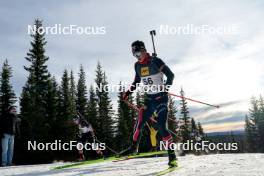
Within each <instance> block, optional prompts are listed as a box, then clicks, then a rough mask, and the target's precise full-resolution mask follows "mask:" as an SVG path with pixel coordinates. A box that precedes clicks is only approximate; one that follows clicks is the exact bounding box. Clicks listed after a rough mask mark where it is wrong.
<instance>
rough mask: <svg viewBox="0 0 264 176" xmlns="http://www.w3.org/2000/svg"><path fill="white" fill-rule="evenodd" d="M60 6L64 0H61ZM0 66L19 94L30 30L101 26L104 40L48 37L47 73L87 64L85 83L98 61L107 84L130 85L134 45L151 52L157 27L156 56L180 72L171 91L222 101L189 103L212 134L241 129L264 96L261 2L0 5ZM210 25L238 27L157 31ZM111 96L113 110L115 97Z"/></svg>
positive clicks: (99, 37)
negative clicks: (38, 25)
mask: <svg viewBox="0 0 264 176" xmlns="http://www.w3.org/2000/svg"><path fill="white" fill-rule="evenodd" d="M62 2H63V3H62ZM0 16H1V17H0V24H1V28H0V41H1V42H0V61H1V63H3V61H4V59H5V58H8V60H9V62H10V65H11V66H12V67H13V75H14V77H13V78H12V83H13V85H14V89H15V93H16V95H17V96H20V93H21V90H22V87H23V85H24V84H25V81H26V76H27V73H26V71H25V70H24V69H23V65H27V64H28V63H27V62H26V60H25V59H24V57H25V56H26V53H27V52H28V49H29V48H30V40H31V38H30V35H29V34H28V33H27V29H28V25H33V22H34V19H35V18H40V19H42V20H43V23H44V26H51V27H52V26H54V25H55V24H61V25H62V26H69V25H78V26H81V27H86V26H94V27H96V26H99V27H100V26H103V27H105V31H106V34H105V35H77V34H72V35H59V34H57V35H52V34H47V35H46V40H47V42H48V44H47V46H46V51H47V52H46V55H47V56H49V58H50V60H49V61H48V66H49V70H50V72H51V73H52V74H53V75H55V76H56V78H57V79H58V80H59V79H60V77H61V75H62V72H63V70H64V69H69V70H73V71H74V73H75V76H76V77H77V73H78V70H79V66H80V64H83V66H84V69H85V72H86V79H87V86H90V85H91V84H92V82H93V81H94V77H95V73H94V71H95V69H96V63H97V62H98V61H100V62H101V64H102V66H103V69H104V70H105V71H106V74H107V78H108V81H109V83H110V84H117V83H119V81H126V82H130V81H132V80H133V77H134V70H133V67H134V62H135V61H136V60H135V58H133V56H132V55H131V49H130V44H131V42H133V41H134V40H143V41H144V42H145V44H146V47H147V49H148V50H149V51H150V52H152V45H151V40H150V36H149V31H150V30H152V29H155V30H156V31H157V36H156V48H157V52H158V56H159V57H160V58H162V59H163V60H164V62H165V63H167V65H168V66H169V67H170V68H171V69H172V71H173V72H174V74H175V81H174V85H173V87H172V89H171V92H174V93H179V90H180V88H181V87H183V89H184V90H185V92H186V96H187V97H191V98H194V99H198V100H202V101H206V102H209V103H212V104H220V105H222V107H221V108H220V109H214V108H209V107H207V106H204V105H200V104H197V103H191V102H189V111H190V115H191V117H193V118H195V119H196V120H197V121H200V122H201V123H202V124H203V126H204V128H205V130H206V131H207V132H212V131H227V130H239V129H243V128H244V116H245V114H246V113H247V111H248V108H249V101H250V98H251V96H253V95H256V96H258V95H259V94H260V93H263V92H264V91H263V90H264V89H263V88H264V71H263V70H264V59H263V56H264V54H263V46H264V30H263V29H264V23H263V17H264V1H262V0H258V1H257V0H233V1H230V0H215V1H211V0H200V1H196V0H193V1H184V0H171V1H150V0H149V1H137V2H135V1H125V0H118V1H107V0H105V1H104V0H101V1H95V0H94V1H78V0H76V1H67V0H66V1H61V3H58V2H55V1H52V0H47V1H42V2H41V3H39V2H38V3H37V1H33V0H25V1H14V0H9V1H3V0H1V1H0ZM161 25H168V26H169V27H171V28H173V27H179V26H183V27H184V26H187V25H193V26H195V27H201V26H203V25H207V26H210V27H213V28H217V27H225V28H228V29H230V28H232V27H233V28H235V31H234V32H233V33H225V34H212V33H210V32H206V33H204V34H184V33H180V34H172V33H170V34H165V33H164V32H163V33H160V26H161ZM111 95H112V100H113V104H114V106H115V105H116V95H115V94H111Z"/></svg>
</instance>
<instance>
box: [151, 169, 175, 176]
mask: <svg viewBox="0 0 264 176" xmlns="http://www.w3.org/2000/svg"><path fill="white" fill-rule="evenodd" d="M178 169H180V167H169V168H167V169H165V170H162V171H160V172H157V173H156V174H155V176H162V175H165V174H168V173H171V172H173V171H176V170H178Z"/></svg>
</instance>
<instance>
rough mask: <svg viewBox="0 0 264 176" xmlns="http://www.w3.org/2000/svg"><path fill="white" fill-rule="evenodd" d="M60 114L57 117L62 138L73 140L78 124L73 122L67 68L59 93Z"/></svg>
mask: <svg viewBox="0 0 264 176" xmlns="http://www.w3.org/2000/svg"><path fill="white" fill-rule="evenodd" d="M59 101H60V103H59V106H60V114H59V116H58V118H57V124H58V130H59V132H58V133H59V134H60V139H61V140H63V141H69V140H73V139H74V138H75V134H76V128H77V127H76V126H75V125H74V124H73V118H74V115H75V114H73V112H72V109H73V107H72V102H71V93H70V78H69V76H68V72H67V70H65V71H64V73H63V76H62V80H61V88H60V95H59Z"/></svg>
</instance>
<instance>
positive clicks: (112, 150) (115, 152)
mask: <svg viewBox="0 0 264 176" xmlns="http://www.w3.org/2000/svg"><path fill="white" fill-rule="evenodd" d="M95 140H96V141H97V142H99V143H100V144H105V143H102V142H101V141H99V140H98V139H97V137H96V138H95ZM105 147H106V148H108V150H110V151H111V152H113V153H114V154H116V155H118V154H119V153H118V152H117V151H115V150H114V149H112V148H110V147H109V146H107V145H106V144H105Z"/></svg>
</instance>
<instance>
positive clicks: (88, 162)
mask: <svg viewBox="0 0 264 176" xmlns="http://www.w3.org/2000/svg"><path fill="white" fill-rule="evenodd" d="M115 159H116V157H109V158H101V159H94V160H87V161H80V162H75V163H70V164H66V165H62V166H57V167H55V168H53V169H55V170H57V169H67V168H74V167H80V166H83V165H88V164H95V163H102V162H106V161H112V160H115Z"/></svg>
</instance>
